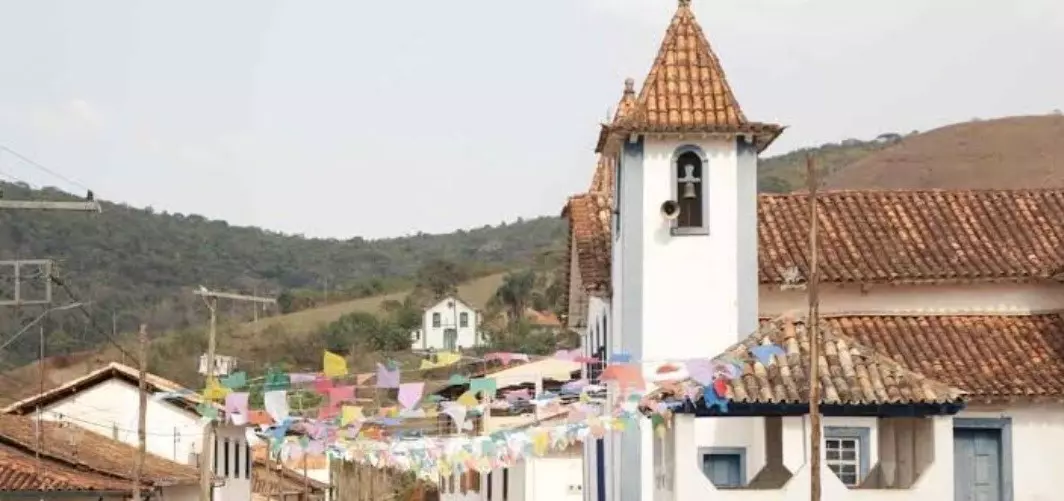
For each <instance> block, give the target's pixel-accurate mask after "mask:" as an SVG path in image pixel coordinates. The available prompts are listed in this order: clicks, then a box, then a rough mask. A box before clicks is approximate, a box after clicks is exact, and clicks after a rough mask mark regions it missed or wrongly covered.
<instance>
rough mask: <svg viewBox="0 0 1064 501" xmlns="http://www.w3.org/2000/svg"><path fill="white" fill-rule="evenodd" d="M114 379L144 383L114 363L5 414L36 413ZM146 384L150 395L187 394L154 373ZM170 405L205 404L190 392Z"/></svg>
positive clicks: (16, 405)
mask: <svg viewBox="0 0 1064 501" xmlns="http://www.w3.org/2000/svg"><path fill="white" fill-rule="evenodd" d="M114 378H118V379H122V380H124V381H126V382H129V383H131V384H133V385H137V384H138V383H139V379H140V372H139V371H138V370H137V369H134V368H132V367H129V366H127V365H123V364H120V363H118V362H111V363H110V364H108V365H106V366H104V367H101V368H99V369H97V370H94V371H92V372H90V373H88V374H86V375H84V376H82V377H79V378H77V379H72V380H70V381H68V382H66V383H64V384H62V385H60V386H57V387H55V388H53V389H51V390H48V391H45V392H44V393H40V394H37V395H34V396H31V397H28V398H25V399H22V400H19V401H18V402H15V403H13V404H11V405H9V406H7V407H5V408H4V409H3V412H4V413H5V414H28V413H30V412H33V411H34V410H35V409H36V408H37V407H38V406H40V407H47V406H48V405H50V404H52V403H54V402H57V401H59V400H62V399H64V398H67V397H69V396H71V395H73V394H75V393H78V392H80V391H83V390H85V389H87V388H91V387H93V386H96V385H98V384H100V383H102V382H104V381H107V380H110V379H114ZM145 382H146V383H147V385H148V391H151V392H161V391H162V392H178V391H182V390H185V388H184V387H182V386H181V385H179V384H177V383H175V382H173V381H170V380H168V379H165V378H162V377H160V376H156V375H155V374H151V373H148V374H147V375H146V377H145ZM170 401H171V402H174V403H176V404H178V405H179V406H181V407H183V408H185V409H187V410H190V411H194V409H195V408H196V406H197V405H199V404H200V403H202V402H203V399H202V398H200V397H199V395H197V394H195V393H193V392H188V393H187V394H182V395H179V396H175V397H174V398H173V399H171V400H170Z"/></svg>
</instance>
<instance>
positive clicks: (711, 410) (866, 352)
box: [562, 0, 1064, 501]
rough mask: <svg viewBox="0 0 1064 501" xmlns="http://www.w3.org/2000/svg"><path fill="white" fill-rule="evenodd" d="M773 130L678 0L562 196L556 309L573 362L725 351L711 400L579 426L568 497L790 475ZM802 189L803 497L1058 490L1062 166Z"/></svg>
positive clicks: (786, 305)
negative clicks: (585, 169)
mask: <svg viewBox="0 0 1064 501" xmlns="http://www.w3.org/2000/svg"><path fill="white" fill-rule="evenodd" d="M782 133H784V127H783V126H781V125H778V124H772V123H763V122H757V121H755V120H751V119H748V118H747V117H746V116H745V114H744V113H743V111H742V108H741V107H740V105H739V101H738V100H737V97H736V92H735V91H734V90H733V89H732V88H731V87H730V86H729V84H728V80H727V78H726V76H725V72H724V69H723V65H722V63H721V60H720V59H718V57H717V54H716V53H715V52H714V50H713V49H712V47H711V45H710V43H709V41H708V39H707V36H706V33H705V31H704V30H703V29H702V27H701V26H700V25H699V23H698V21H697V20H696V19H695V15H694V12H693V10H692V6H691V4H690V0H679V1H678V5H677V7H676V13H675V15H674V16H673V18H672V20H671V22H670V23H669V25H668V27H667V29H666V32H665V35H664V39H663V41H662V42H661V48H660V50H659V51H658V54H657V56H656V58H655V60H654V61H653V62H652V64H651V66H650V71H649V72H648V74H647V75H646V77H645V79H644V80H643V81H642V82H641V84H640V85H639V86H638V87H637V85H636V82H635V81H634V80H632V79H629V80H627V81H626V82H624V87H623V94H622V96H621V99H620V101H619V103H618V105H617V107H616V113H615V116H614V117H612V120H610V121H609V122H608V123H605V124H602V126H601V128H600V130H599V131H598V142H597V145H596V153H597V154H598V156H599V160H598V163H597V165H596V166H595V169H594V171H593V176H592V180H591V185H590V187H589V189H588V191H587V192H586V193H581V194H577V195H575V196H572V197H570V198H569V200H568V201H567V203H566V204H565V207H564V209H563V211H562V217H563V218H566V219H567V220H568V222H569V229H570V232H569V245H568V259H567V265H566V274H565V275H566V277H567V280H568V288H567V294H568V297H567V304H568V312H567V316H566V322H567V323H568V325H569V327H571V328H573V329H575V330H577V331H579V332H581V333H582V334H583V340H584V351H585V354H586V355H588V356H590V357H595V358H597V359H599V360H600V361H601V362H600V363H599V364H589V365H588V367H587V368H586V370H587V373H588V375H589V376H591V377H592V378H594V377H596V376H597V375H598V373H599V371H600V370H601V365H602V364H604V363H605V362H606V360H607V359H608V358H609V356H610V354H613V353H622V352H623V353H626V354H628V355H630V356H631V359H632V360H633V362H635V363H639V364H641V366H642V369H643V373H644V377H645V379H646V380H647V381H648V382H649V383H648V386H650V387H651V389H655V388H654V387H655V386H656V385H655V384H654V382H653V381H655V377H656V376H658V375H660V373H661V372H662V371H663V370H664V369H663V367H664V366H665V365H675V364H682V363H683V362H684V361H690V360H696V359H701V360H711V359H719V358H721V357H725V358H727V359H729V360H737V361H738V362H737V367H738V368H739V369H740V373H739V374H737V375H735V377H734V378H733V379H731V380H729V381H728V382H727V385H726V391H725V392H724V393H725V394H724V395H723V399H724V400H726V401H727V405H726V406H717V405H707V402H706V399H705V398H699V399H697V401H696V402H689V404H687V405H684V406H682V407H680V408H679V409H678V410H677V411H676V413H675V415H674V416H672V417H671V420H670V422H668V423H666V425H665V426H664V431H663V432H661V433H655V432H654V431H653V430H652V429H651V426H650V425H649V420H647V421H648V422H647V423H644V425H642V426H640V427H639V428H638V429H637V430H629V431H626V432H624V433H615V434H612V435H607V436H606V437H604V438H602V439H599V440H588V441H587V442H586V444H585V450H584V489H583V493H584V498H585V501H650V500H653V501H673V500H675V501H687V500H693V499H710V498H711V499H715V500H733V499H734V500H755V499H758V500H761V499H763V500H770V499H771V500H779V499H788V500H789V499H808V496H809V486H810V483H811V479H810V472H809V470H810V468H809V454H810V445H809V440H810V426H811V422H810V419H809V415H808V413H809V412H808V409H809V401H808V394H807V393H806V392H805V391H804V389H805V388H808V387H809V385H810V382H809V378H808V375H809V372H810V358H809V347H810V342H809V341H810V337H809V335H808V327H809V326H808V325H806V324H807V323H808V322H806V320H807V319H805V318H804V312H805V309H806V307H807V291H806V290H805V283H806V279H807V277H808V275H809V271H810V252H809V228H810V206H809V198H808V196H807V195H806V194H800V193H799V194H784V195H759V194H758V192H757V168H758V156H759V154H760V152H762V151H763V150H764V149H765V148H767V147H768V146H769V145H770V144H772V142H773V141H774V140H775V139H777V138H778V137H779V136H780V135H781V134H782ZM815 213H816V220H817V222H818V226H819V235H820V236H819V249H820V251H819V277H820V281H819V282H820V287H819V291H820V292H819V295H820V316H819V321H818V323H817V327H818V329H819V332H820V336H819V337H820V342H819V344H818V347H819V353H820V356H819V358H818V360H817V367H818V368H819V373H820V377H819V378H818V380H817V381H816V382H815V384H817V385H819V387H820V395H821V401H820V402H819V404H820V407H821V410H822V414H823V416H824V417H823V420H822V422H821V426H822V430H821V437H822V442H821V444H820V450H821V454H822V460H821V464H822V465H823V467H822V471H821V485H822V491H823V499H825V500H832V501H835V500H845V499H853V500H888V499H938V500H954V499H955V500H958V501H959V500H970V499H979V500H986V501H1013V500H1015V501H1028V500H1030V501H1034V500H1049V499H1058V498H1059V490H1060V487H1059V486H1057V485H1056V479H1057V478H1058V477H1059V475H1057V470H1058V468H1057V467H1056V466H1055V465H1056V464H1057V463H1058V461H1057V458H1056V457H1055V456H1056V454H1057V453H1056V451H1058V450H1060V449H1061V448H1062V447H1064V319H1062V317H1061V313H1062V312H1064V227H1062V225H1061V224H1060V222H1061V221H1064V190H1060V189H1028V190H963V191H960V190H957V191H950V190H924V191H915V190H914V191H903V190H891V191H886V190H884V191H875V190H860V191H856V190H847V191H828V192H822V193H821V194H820V195H819V197H818V202H817V206H816V211H815ZM794 312H799V314H798V315H795V313H794ZM759 346H761V347H764V346H773V347H778V349H779V350H780V351H781V354H780V355H778V356H775V357H774V359H773V360H772V361H765V360H762V359H761V358H759V357H756V356H754V355H753V354H752V352H753V351H755V348H757V347H759ZM657 390H660V388H658V389H657ZM707 391H708V390H707ZM656 393H657V394H661V393H662V392H661V391H656ZM617 397H618V395H617V391H616V388H613V387H612V385H611V387H610V391H609V392H608V394H607V397H606V399H607V402H606V403H605V405H607V406H610V405H614V404H616V399H617Z"/></svg>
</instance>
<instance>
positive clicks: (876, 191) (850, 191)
mask: <svg viewBox="0 0 1064 501" xmlns="http://www.w3.org/2000/svg"><path fill="white" fill-rule="evenodd" d="M906 193H913V194H915V193H921V194H928V193H934V194H946V195H951V194H953V195H960V194H966V193H980V194H985V193H1062V194H1064V187H1039V188H964V189H956V188H872V189H866V188H837V189H826V190H817V196H818V197H821V196H831V195H861V194H867V195H881V194H906ZM808 194H809V192H808V191H807V190H804V189H803V190H795V191H792V192H789V193H758V196H759V197H762V198H787V197H793V196H802V197H805V196H808Z"/></svg>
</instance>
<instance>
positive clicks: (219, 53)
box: [0, 0, 1064, 238]
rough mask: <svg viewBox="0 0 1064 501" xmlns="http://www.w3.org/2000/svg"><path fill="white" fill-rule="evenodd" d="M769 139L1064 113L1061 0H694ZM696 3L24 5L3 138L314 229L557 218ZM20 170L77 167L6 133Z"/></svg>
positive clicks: (808, 139) (100, 177) (79, 178)
mask: <svg viewBox="0 0 1064 501" xmlns="http://www.w3.org/2000/svg"><path fill="white" fill-rule="evenodd" d="M693 2H694V9H695V12H696V14H697V16H698V19H699V22H700V23H701V24H702V27H703V29H704V30H705V31H706V33H707V35H708V37H709V40H710V43H711V44H712V45H713V47H714V49H715V50H716V51H717V54H718V55H719V56H720V58H721V60H722V62H723V64H724V68H725V71H726V72H727V74H728V77H729V80H730V82H731V84H732V88H733V89H734V90H735V92H736V94H737V96H738V99H739V102H740V104H741V105H742V106H743V108H744V110H745V112H746V114H747V116H748V118H750V119H752V120H758V121H775V122H777V123H782V124H785V125H788V126H790V129H789V130H788V131H787V132H786V133H785V134H784V136H783V137H782V138H781V139H780V140H779V141H777V143H776V144H775V145H774V146H773V147H772V149H771V150H769V152H768V154H777V153H783V152H786V151H788V150H791V149H794V148H796V147H802V146H810V145H816V144H820V143H823V142H827V141H838V140H841V139H845V138H848V137H857V138H871V137H874V136H875V135H877V134H879V133H882V132H894V131H897V132H908V131H910V130H913V129H919V130H926V129H928V128H932V127H934V126H937V125H942V124H946V123H950V122H956V121H964V120H970V119H972V118H973V117H980V118H989V117H994V116H1002V115H1015V114H1044V113H1048V112H1050V111H1051V110H1053V109H1055V108H1064V90H1062V89H1064V64H1062V63H1061V60H1062V58H1064V2H1061V1H1060V0H1011V1H1007V2H990V1H986V0H893V1H889V2H884V1H875V2H873V1H868V0H693ZM675 8H676V0H537V1H522V2H519V1H500V0H450V1H443V0H391V1H387V2H384V1H368V0H346V1H344V0H335V1H328V0H209V1H208V0H184V1H181V2H161V1H154V2H146V1H138V0H127V1H120V0H92V1H86V0H69V1H58V0H22V1H18V0H0V12H3V15H0V145H3V146H6V147H10V148H12V149H14V150H16V151H18V152H20V153H21V154H23V155H26V156H29V157H31V158H32V159H34V160H36V161H37V162H40V163H41V164H43V165H45V166H47V167H48V168H49V169H52V170H55V171H58V172H60V173H62V174H63V175H64V176H65V177H67V178H70V179H73V180H74V181H76V182H77V183H79V184H81V185H85V186H89V187H91V188H92V189H94V190H95V191H96V193H97V194H98V195H99V196H100V197H101V198H106V199H109V200H115V201H123V202H127V203H129V204H131V205H134V206H149V205H150V206H152V207H154V208H155V209H156V210H160V211H161V210H167V211H170V212H181V213H197V214H202V215H204V216H207V217H210V218H216V219H225V220H227V221H229V222H230V223H232V224H239V225H255V226H262V227H265V228H269V229H272V230H277V231H283V232H286V233H301V234H305V235H307V236H321V237H337V238H349V237H351V236H355V235H360V236H366V237H380V236H394V235H402V234H407V233H412V232H416V231H418V230H420V231H425V232H430V233H435V232H442V231H451V230H453V229H456V228H468V227H474V226H480V225H483V224H497V223H499V222H500V221H503V220H512V219H514V218H516V217H518V216H524V217H532V216H539V215H556V214H557V213H558V212H559V210H560V209H561V206H562V204H563V202H564V200H565V197H566V196H568V195H569V194H572V193H575V192H578V191H583V190H585V189H586V188H587V185H588V184H589V182H590V179H591V171H592V166H593V163H594V152H593V147H594V144H595V139H596V134H597V132H598V125H597V124H598V123H599V122H600V121H602V120H603V119H604V118H605V117H606V115H607V111H608V110H610V109H611V107H613V106H614V105H615V104H616V102H617V100H618V98H620V95H621V91H622V89H623V81H624V79H625V77H628V76H631V77H634V78H635V79H636V81H637V83H640V82H641V81H642V79H643V77H645V75H646V72H647V70H648V69H649V67H650V64H651V62H652V60H653V57H654V55H655V53H656V51H657V49H658V45H659V43H660V41H661V37H662V35H663V34H664V31H665V27H666V25H667V23H668V21H669V19H670V17H671V16H672V14H673V12H674V11H675ZM0 172H2V173H3V174H4V176H13V177H16V178H19V179H22V180H24V181H28V182H30V183H31V184H35V185H54V186H58V187H60V188H63V189H66V190H68V191H74V192H81V191H82V190H81V188H80V187H78V185H72V184H71V183H69V182H66V181H64V180H61V179H56V178H53V177H50V176H49V175H48V174H46V173H44V172H43V171H41V170H39V169H36V168H34V167H32V166H30V165H27V164H26V163H25V162H22V161H21V160H18V159H16V158H14V157H13V156H12V155H10V154H5V153H2V152H0Z"/></svg>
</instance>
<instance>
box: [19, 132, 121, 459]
mask: <svg viewBox="0 0 1064 501" xmlns="http://www.w3.org/2000/svg"><path fill="white" fill-rule="evenodd" d="M0 149H3V150H4V151H8V152H11V153H15V155H16V156H19V157H21V156H22V155H19V154H18V153H16V152H13V151H11V150H10V149H8V148H6V147H0ZM31 163H33V162H32V161H31ZM38 167H40V166H38ZM85 198H86V199H85V201H80V202H51V201H36V200H4V199H3V192H0V210H43V211H74V212H102V209H101V207H100V204H99V202H97V201H96V198H95V196H94V195H93V193H92V191H89V192H88V194H87V195H86V197H85ZM24 264H30V265H34V264H35V265H38V266H40V267H41V272H42V275H44V280H45V286H44V288H45V294H44V295H45V297H44V298H43V299H31V300H28V301H27V300H25V299H24V298H23V297H22V277H21V273H20V271H21V268H22V265H24ZM52 264H53V263H52V260H50V259H33V260H17V259H16V260H13V261H0V267H2V266H13V267H14V271H15V273H14V278H15V291H14V292H15V294H14V298H13V299H11V300H7V299H4V300H0V306H14V307H15V308H16V309H17V308H21V307H22V306H23V305H27V304H38V305H45V306H46V308H47V309H46V310H45V312H44V313H43V314H41V316H40V317H37V319H38V320H37V321H39V320H41V319H42V318H44V317H45V316H46V315H47V314H48V313H49V312H51V311H52V308H51V305H52ZM19 322H20V323H21V319H19ZM31 325H32V324H31ZM23 330H25V328H23ZM39 332H40V353H39V358H40V360H38V363H39V364H40V374H39V375H40V381H39V383H40V390H41V393H44V325H43V324H42V325H41V326H40V329H39ZM16 337H17V336H16ZM13 340H14V338H12V339H10V340H9V341H8V342H10V341H13ZM5 345H6V343H5ZM35 431H36V435H37V474H38V475H40V467H41V457H40V454H41V441H42V440H41V438H42V437H41V435H42V429H41V408H40V407H39V406H38V407H37V422H36V430H35Z"/></svg>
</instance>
